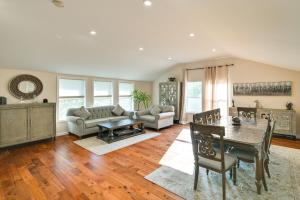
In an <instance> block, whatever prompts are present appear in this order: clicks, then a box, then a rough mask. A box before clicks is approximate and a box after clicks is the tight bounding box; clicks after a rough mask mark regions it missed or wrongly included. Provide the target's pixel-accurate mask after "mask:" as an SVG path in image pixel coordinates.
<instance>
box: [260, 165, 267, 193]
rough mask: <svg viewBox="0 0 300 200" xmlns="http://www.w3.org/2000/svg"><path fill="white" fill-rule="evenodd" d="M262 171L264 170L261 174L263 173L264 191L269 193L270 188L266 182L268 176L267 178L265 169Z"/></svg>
mask: <svg viewBox="0 0 300 200" xmlns="http://www.w3.org/2000/svg"><path fill="white" fill-rule="evenodd" d="M263 165H264V164H263ZM261 170H262V172H261V173H262V182H263V185H264V189H265V191H268V186H267V182H266V176H265V171H264V168H262V169H261Z"/></svg>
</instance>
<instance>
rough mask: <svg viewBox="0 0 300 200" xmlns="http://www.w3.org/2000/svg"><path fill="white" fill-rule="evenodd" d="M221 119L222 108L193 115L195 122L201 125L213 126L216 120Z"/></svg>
mask: <svg viewBox="0 0 300 200" xmlns="http://www.w3.org/2000/svg"><path fill="white" fill-rule="evenodd" d="M220 119H221V110H220V108H217V109H213V110H208V111H205V112H201V113H196V114H194V115H193V122H194V123H199V124H212V123H213V122H214V121H216V120H220Z"/></svg>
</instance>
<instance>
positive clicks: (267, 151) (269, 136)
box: [264, 120, 276, 178]
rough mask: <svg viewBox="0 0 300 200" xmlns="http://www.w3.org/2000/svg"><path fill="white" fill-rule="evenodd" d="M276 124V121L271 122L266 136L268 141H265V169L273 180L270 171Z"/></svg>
mask: <svg viewBox="0 0 300 200" xmlns="http://www.w3.org/2000/svg"><path fill="white" fill-rule="evenodd" d="M275 124H276V121H275V120H270V126H269V129H270V130H269V133H268V134H267V135H266V140H265V150H264V151H265V156H266V157H265V160H264V168H265V171H266V173H267V175H268V177H269V178H271V174H270V170H269V162H270V156H269V154H270V147H271V144H272V138H273V133H274V129H275Z"/></svg>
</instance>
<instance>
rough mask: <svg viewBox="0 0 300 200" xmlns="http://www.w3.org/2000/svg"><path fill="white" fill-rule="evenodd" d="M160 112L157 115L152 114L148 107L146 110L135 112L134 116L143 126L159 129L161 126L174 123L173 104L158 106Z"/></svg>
mask: <svg viewBox="0 0 300 200" xmlns="http://www.w3.org/2000/svg"><path fill="white" fill-rule="evenodd" d="M159 108H160V110H161V112H160V113H159V114H157V115H152V114H151V113H150V110H151V109H152V107H150V108H149V109H147V110H143V111H138V112H136V118H137V119H139V120H142V121H143V122H144V126H145V127H148V128H154V129H156V130H159V129H161V128H164V127H167V126H171V125H173V123H174V115H175V112H174V110H175V109H174V106H159Z"/></svg>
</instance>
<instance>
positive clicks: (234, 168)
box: [232, 165, 236, 185]
mask: <svg viewBox="0 0 300 200" xmlns="http://www.w3.org/2000/svg"><path fill="white" fill-rule="evenodd" d="M232 171H233V184H234V185H236V165H233V167H232Z"/></svg>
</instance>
